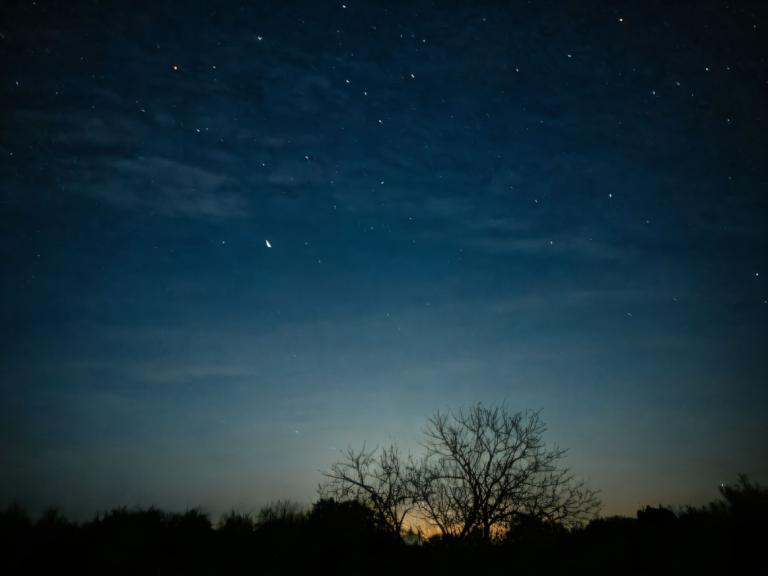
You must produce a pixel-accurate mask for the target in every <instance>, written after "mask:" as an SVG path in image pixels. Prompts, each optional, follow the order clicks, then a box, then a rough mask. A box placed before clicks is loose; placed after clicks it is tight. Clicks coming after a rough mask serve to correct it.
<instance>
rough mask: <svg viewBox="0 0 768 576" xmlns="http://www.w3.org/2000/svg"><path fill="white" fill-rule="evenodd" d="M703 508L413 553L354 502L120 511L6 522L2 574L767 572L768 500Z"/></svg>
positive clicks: (12, 510)
mask: <svg viewBox="0 0 768 576" xmlns="http://www.w3.org/2000/svg"><path fill="white" fill-rule="evenodd" d="M724 496H725V498H724V499H723V500H722V501H718V502H715V503H712V504H710V505H709V506H705V507H703V508H697V509H686V510H682V511H677V512H673V511H671V510H669V509H666V508H645V509H644V510H641V511H639V512H638V513H637V516H636V517H635V518H624V517H613V518H602V519H598V520H594V521H592V522H591V523H590V524H589V525H588V526H586V527H584V528H580V529H574V530H565V529H564V528H562V527H559V526H551V525H547V524H545V523H542V522H539V521H534V520H532V519H529V520H527V521H521V522H519V523H518V525H517V526H516V527H515V528H514V529H512V530H511V531H510V532H509V533H508V534H507V535H506V536H505V537H504V538H500V539H499V540H498V541H496V542H494V543H485V542H482V541H479V540H475V539H473V538H468V539H465V540H463V541H457V540H447V539H439V538H434V539H432V540H429V541H426V542H423V543H417V544H410V545H407V544H405V543H403V541H402V540H401V539H399V538H393V537H392V536H390V535H388V534H387V532H386V531H385V530H382V529H381V528H379V527H377V526H376V524H375V522H373V520H372V518H373V517H372V515H371V514H370V513H369V512H368V510H366V509H365V508H364V507H362V506H360V505H358V504H356V503H354V502H347V503H336V502H333V501H328V500H321V501H319V502H317V503H316V504H315V505H314V506H313V507H312V508H311V509H310V510H309V511H300V510H298V509H297V508H295V507H292V506H289V505H288V506H287V505H285V504H280V505H277V506H273V507H270V508H267V509H265V510H262V512H261V513H260V514H259V515H258V516H257V517H256V518H255V519H254V518H251V517H249V516H246V515H241V514H236V513H232V514H229V515H226V516H225V517H223V518H222V519H221V521H220V522H219V523H217V524H216V525H215V526H214V525H213V524H212V523H211V521H210V519H209V518H208V516H206V515H205V514H203V513H201V512H199V511H197V510H192V511H188V512H186V513H184V514H168V513H164V512H162V511H160V510H157V509H154V508H150V509H143V510H127V509H119V510H113V511H112V512H109V513H107V514H104V515H100V516H99V517H97V518H96V519H94V520H92V521H90V522H87V523H83V524H74V523H70V522H68V521H67V520H66V519H64V518H63V517H62V516H60V515H59V514H57V513H56V512H54V511H50V512H48V513H46V514H45V515H43V517H41V518H40V519H39V520H37V521H35V522H32V521H30V519H29V518H28V517H27V516H26V515H25V513H24V512H23V510H21V509H20V508H18V507H9V508H7V509H6V510H5V511H4V512H2V513H0V538H2V544H0V549H1V550H2V557H1V558H0V561H1V564H0V573H3V574H35V573H51V574H55V573H64V572H66V573H70V572H72V573H74V574H438V575H440V574H488V573H493V574H521V575H524V574H569V575H572V574H768V530H766V520H767V519H768V505H767V504H768V491H766V489H764V488H760V487H756V486H755V485H751V484H749V483H742V484H741V486H740V488H738V489H735V490H731V491H730V493H728V494H724Z"/></svg>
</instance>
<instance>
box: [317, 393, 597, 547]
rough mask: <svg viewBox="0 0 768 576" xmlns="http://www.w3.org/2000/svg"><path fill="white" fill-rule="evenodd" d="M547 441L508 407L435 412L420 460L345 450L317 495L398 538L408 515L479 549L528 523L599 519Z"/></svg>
mask: <svg viewBox="0 0 768 576" xmlns="http://www.w3.org/2000/svg"><path fill="white" fill-rule="evenodd" d="M545 431H546V427H545V426H544V423H543V422H542V421H541V418H540V416H539V413H538V412H516V413H513V412H510V411H509V410H508V409H507V408H506V406H504V405H500V406H496V407H493V408H487V407H484V406H482V405H481V404H477V405H474V406H471V407H470V408H468V409H463V408H462V409H459V410H458V411H456V412H447V413H443V412H439V411H438V412H437V413H436V414H435V415H434V416H432V417H431V418H429V419H428V421H427V426H426V428H425V430H424V435H425V440H424V442H423V447H424V448H425V453H424V454H423V456H422V457H421V458H420V459H417V460H415V459H414V458H412V457H410V456H409V457H408V458H407V459H403V458H402V457H401V455H400V453H399V451H398V449H397V447H396V446H394V445H393V446H390V447H388V448H384V449H381V450H376V449H374V450H370V451H366V449H365V447H363V448H362V449H361V450H359V451H356V450H354V449H352V448H348V449H347V451H346V452H344V455H343V459H342V460H341V461H339V462H336V463H335V464H333V465H332V466H331V467H330V469H329V471H327V472H325V476H326V478H327V481H326V482H325V483H324V484H323V485H321V487H320V493H321V495H324V496H326V497H333V498H335V499H337V500H357V501H358V502H361V503H363V504H365V505H366V506H368V507H369V508H371V510H373V511H374V513H375V514H376V517H377V519H378V520H379V521H380V522H381V524H382V525H383V526H386V527H388V528H389V529H390V530H391V531H392V532H393V533H396V534H400V533H401V530H402V527H403V523H404V521H405V519H406V517H407V516H408V515H409V514H411V513H414V514H415V515H418V516H420V517H421V518H422V519H423V520H425V521H426V522H428V523H429V524H431V525H432V526H433V527H434V528H436V529H437V530H439V531H440V533H442V534H443V535H445V536H452V537H457V538H466V537H468V536H469V535H473V536H479V537H480V538H481V539H483V540H490V539H491V538H492V537H493V536H494V535H495V534H498V533H501V532H506V531H507V530H509V529H511V528H514V527H515V525H516V524H518V523H519V522H521V521H524V520H526V519H534V520H536V521H539V522H545V523H549V524H559V525H562V526H565V527H573V526H577V525H580V524H582V523H584V522H585V521H587V520H588V519H590V518H591V517H592V516H594V514H595V513H596V512H597V510H598V508H599V501H598V499H597V494H596V492H595V491H593V490H591V489H589V488H587V487H586V486H585V485H584V484H583V482H578V481H576V479H575V477H574V474H573V473H572V472H571V471H570V469H569V468H567V467H565V466H563V465H562V464H561V462H562V460H563V458H564V456H565V450H562V449H560V448H558V447H554V448H548V447H547V446H546V444H545V442H544V440H543V434H544V432H545Z"/></svg>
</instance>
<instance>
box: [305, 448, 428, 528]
mask: <svg viewBox="0 0 768 576" xmlns="http://www.w3.org/2000/svg"><path fill="white" fill-rule="evenodd" d="M343 456H344V458H343V460H341V461H340V462H336V463H334V464H332V465H331V467H330V469H329V470H328V471H327V472H325V473H324V475H325V477H326V478H327V480H326V482H324V483H323V484H321V486H320V488H319V492H320V495H321V496H322V497H326V498H333V499H335V500H338V501H342V502H343V501H347V500H356V501H358V502H360V503H362V504H364V505H366V506H367V507H369V508H370V509H371V510H372V511H373V512H374V514H375V516H376V520H377V522H378V523H379V524H380V525H381V527H383V528H385V529H387V530H389V531H390V532H392V533H393V534H397V535H399V534H400V532H401V530H402V528H403V522H404V520H405V518H406V516H407V515H408V513H409V512H410V511H411V510H412V509H413V507H414V502H413V493H412V490H411V489H410V486H409V480H408V476H409V468H410V466H409V464H408V463H407V462H404V461H403V459H402V458H401V456H400V452H399V450H398V448H397V446H396V445H394V444H393V445H391V446H389V447H387V448H382V449H381V450H379V449H376V448H374V449H373V450H369V451H366V449H365V445H363V448H362V449H361V450H359V451H355V450H354V449H352V448H347V450H346V451H345V452H344V454H343Z"/></svg>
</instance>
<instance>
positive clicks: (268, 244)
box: [264, 240, 272, 248]
mask: <svg viewBox="0 0 768 576" xmlns="http://www.w3.org/2000/svg"><path fill="white" fill-rule="evenodd" d="M264 244H266V245H267V248H272V244H271V243H270V242H269V240H264Z"/></svg>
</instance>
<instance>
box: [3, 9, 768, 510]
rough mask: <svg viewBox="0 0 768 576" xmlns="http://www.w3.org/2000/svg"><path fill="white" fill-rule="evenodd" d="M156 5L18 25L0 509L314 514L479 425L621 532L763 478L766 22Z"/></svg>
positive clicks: (52, 14) (676, 12)
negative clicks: (400, 450)
mask: <svg viewBox="0 0 768 576" xmlns="http://www.w3.org/2000/svg"><path fill="white" fill-rule="evenodd" d="M140 5H141V3H137V2H117V1H115V2H108V1H105V2H53V1H51V2H48V1H37V2H30V1H24V2H20V1H4V2H2V7H0V70H2V74H0V109H1V110H2V117H1V118H0V257H1V262H2V264H1V266H2V268H1V270H2V272H1V273H0V329H1V330H2V347H0V470H2V471H3V472H2V474H0V505H5V504H7V503H8V502H11V501H14V500H15V501H18V502H21V503H23V504H25V505H27V506H29V507H30V508H31V509H33V510H38V509H39V508H40V507H42V506H44V505H46V504H51V503H54V504H57V505H59V506H60V507H61V508H62V509H63V511H64V512H65V513H67V514H68V515H70V516H73V517H89V516H90V515H92V514H93V513H94V512H96V511H97V510H103V509H105V508H107V507H112V506H116V505H123V504H125V505H133V504H141V505H148V504H157V505H159V506H161V507H164V508H169V509H174V508H175V509H183V508H184V507H187V506H195V505H202V506H203V507H204V508H206V509H207V510H209V511H211V512H214V513H218V512H221V511H223V510H225V509H228V508H230V507H237V508H241V509H243V510H250V509H251V508H253V507H256V506H258V505H260V504H263V503H265V502H267V501H269V500H273V499H276V498H291V499H294V500H299V501H305V502H310V501H312V500H313V499H314V498H315V496H316V494H315V489H316V486H317V484H318V482H319V481H320V480H321V475H320V470H322V469H324V468H326V467H327V466H328V465H329V464H330V463H331V462H332V461H333V460H334V459H336V458H337V456H338V452H337V451H338V449H339V448H344V447H346V446H347V445H348V444H353V445H356V446H359V445H360V444H361V443H362V442H363V441H367V442H368V445H369V446H370V445H375V444H377V443H378V444H380V443H385V442H389V441H392V440H394V441H398V442H399V443H401V444H402V445H403V446H404V447H406V448H408V447H415V443H416V441H417V440H418V438H419V433H420V430H421V428H422V426H423V424H424V421H425V418H426V417H427V416H429V415H430V414H432V413H433V412H434V411H435V410H437V409H438V408H441V409H442V408H450V407H458V406H460V405H462V404H464V405H466V404H470V403H474V402H478V401H482V402H483V403H485V404H493V403H496V402H500V401H506V402H507V404H508V405H509V406H510V407H511V408H513V409H525V408H532V409H542V411H543V412H542V417H543V419H544V420H545V422H547V424H548V425H549V431H548V435H547V438H548V439H549V440H550V441H552V442H557V443H559V444H561V445H563V446H565V447H568V448H569V449H570V456H569V464H571V465H572V467H573V468H574V470H575V471H576V472H577V473H578V474H579V475H580V476H582V477H585V478H587V479H588V481H589V482H590V484H591V485H592V486H593V487H595V488H598V489H600V490H602V499H603V503H604V509H603V512H604V513H606V514H613V513H627V514H633V513H634V511H635V510H636V509H637V507H639V506H641V505H645V504H658V503H663V504H688V503H701V502H704V501H707V500H710V499H712V498H714V497H715V496H716V487H717V485H718V484H719V483H720V482H723V481H726V482H727V481H731V480H733V479H735V477H736V474H737V473H739V472H746V473H749V474H750V475H751V476H752V477H753V478H754V479H756V480H758V481H763V482H765V481H766V480H768V461H766V458H765V455H766V454H768V379H767V378H768V356H767V355H766V352H765V350H766V341H767V340H768V265H767V264H768V139H767V138H766V134H767V133H768V60H767V58H768V42H767V41H766V39H767V38H768V35H767V34H766V29H767V28H768V9H767V7H766V5H765V4H764V3H761V2H731V3H726V2H710V1H705V2H699V1H690V2H662V1H658V2H642V3H634V2H633V3H627V4H626V6H625V5H622V4H618V3H617V4H614V5H613V7H612V6H611V3H609V2H601V1H594V2H589V1H579V2H543V1H541V2H540V1H528V2H522V1H520V2H516V1H507V2H502V1H497V2H492V1H482V2H463V1H451V0H446V1H442V2H437V1H433V2H421V1H409V2H385V1H381V2H375V3H374V2H362V1H356V0H350V1H349V2H347V3H346V4H344V3H340V2H324V1H318V0H315V1H307V2H288V1H286V2H276V1H275V2H266V1H264V2H257V1H248V2H245V1H243V2H210V3H206V2H196V1H186V2H152V3H146V6H145V7H144V8H143V9H141V8H140ZM267 243H269V244H271V247H269V246H268V244H267Z"/></svg>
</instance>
